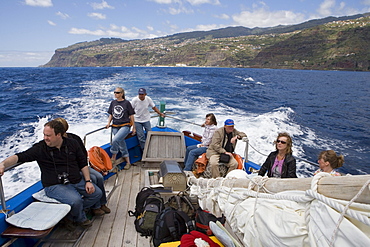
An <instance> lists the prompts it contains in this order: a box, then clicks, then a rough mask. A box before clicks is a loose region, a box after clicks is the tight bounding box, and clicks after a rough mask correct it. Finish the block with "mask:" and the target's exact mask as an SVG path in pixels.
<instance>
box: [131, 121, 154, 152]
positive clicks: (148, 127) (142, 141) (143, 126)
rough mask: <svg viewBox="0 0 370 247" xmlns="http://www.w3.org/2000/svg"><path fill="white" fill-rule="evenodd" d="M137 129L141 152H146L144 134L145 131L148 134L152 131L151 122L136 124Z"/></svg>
mask: <svg viewBox="0 0 370 247" xmlns="http://www.w3.org/2000/svg"><path fill="white" fill-rule="evenodd" d="M135 128H136V135H137V139H139V143H140V147H141V150H144V147H145V141H146V135H145V133H144V129H145V131H146V133H148V131H151V130H152V126H151V125H150V121H148V122H144V123H139V122H135Z"/></svg>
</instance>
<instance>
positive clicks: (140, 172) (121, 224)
mask: <svg viewBox="0 0 370 247" xmlns="http://www.w3.org/2000/svg"><path fill="white" fill-rule="evenodd" d="M146 170H147V169H146V168H142V167H141V165H140V162H137V165H136V166H131V168H130V169H129V170H121V171H120V172H118V181H117V186H116V189H115V190H113V187H114V184H115V180H116V178H117V176H112V177H110V178H109V179H108V180H107V181H106V187H105V188H106V191H107V195H108V198H109V199H108V207H109V208H110V209H111V213H110V214H106V215H104V216H101V217H94V218H93V225H92V226H91V227H90V228H88V229H87V230H86V231H85V232H83V230H82V228H81V229H80V228H77V229H76V231H74V232H68V230H67V229H65V228H63V227H58V229H57V230H56V231H55V233H54V234H53V235H52V236H51V237H50V238H51V239H58V240H57V241H53V240H51V241H50V242H48V241H47V240H46V242H45V243H44V244H43V246H53V247H67V246H68V247H70V246H80V247H85V246H89V247H90V246H91V247H92V246H96V247H103V246H109V247H114V246H119V247H121V246H125V247H130V246H133V247H134V246H140V247H142V246H143V247H146V246H152V244H151V243H150V238H145V237H141V236H140V234H138V233H137V231H136V230H135V226H134V217H129V215H128V211H129V210H133V211H134V209H135V200H136V195H137V193H138V192H139V191H140V190H141V188H142V187H144V185H145V182H144V177H145V175H144V174H145V171H146ZM79 236H80V238H81V239H80V241H75V240H76V239H77V238H78V237H79ZM59 239H60V240H59ZM68 239H71V242H69V243H68V242H66V241H68ZM59 241H60V242H59Z"/></svg>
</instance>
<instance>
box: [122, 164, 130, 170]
mask: <svg viewBox="0 0 370 247" xmlns="http://www.w3.org/2000/svg"><path fill="white" fill-rule="evenodd" d="M130 167H131V164H130V163H126V165H125V167H124V168H123V169H124V170H128V169H130Z"/></svg>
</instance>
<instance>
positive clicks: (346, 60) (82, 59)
mask: <svg viewBox="0 0 370 247" xmlns="http://www.w3.org/2000/svg"><path fill="white" fill-rule="evenodd" d="M361 16H362V15H361ZM342 19H345V20H342ZM325 20H326V21H329V20H331V19H329V18H325ZM322 22H324V23H325V21H324V19H322V20H320V21H319V20H315V21H310V22H306V23H302V24H299V25H295V26H279V27H275V28H267V29H264V31H263V32H260V33H264V34H258V35H256V34H248V35H244V36H231V35H236V33H239V34H240V33H243V30H244V31H245V28H243V27H234V28H226V29H218V30H212V31H208V32H192V33H183V34H175V35H171V36H167V37H163V38H156V39H145V40H131V41H127V40H122V39H116V38H104V39H100V40H97V41H92V42H82V43H77V44H74V45H71V46H69V47H67V48H62V49H57V50H56V51H55V54H54V55H53V57H52V59H51V60H50V61H49V62H48V63H47V64H45V65H44V67H85V66H93V67H95V66H101V67H105V66H109V67H111V66H212V67H241V68H247V67H254V68H284V69H319V70H358V71H369V70H370V52H369V51H370V44H369V40H370V17H369V16H364V17H360V18H357V19H352V18H347V19H346V18H336V19H335V21H331V22H326V23H325V24H322V25H316V24H317V23H322ZM307 26H312V27H310V28H306V27H307ZM287 28H289V29H291V30H294V31H292V32H283V33H281V30H283V29H285V30H286V29H287ZM249 31H251V29H249ZM260 31H261V30H260ZM225 36H231V37H225ZM215 37H222V38H215Z"/></svg>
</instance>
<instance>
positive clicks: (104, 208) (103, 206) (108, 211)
mask: <svg viewBox="0 0 370 247" xmlns="http://www.w3.org/2000/svg"><path fill="white" fill-rule="evenodd" d="M100 209H101V210H103V211H104V213H106V214H109V213H110V209H109V208H108V207H107V206H106V205H101V207H100Z"/></svg>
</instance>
